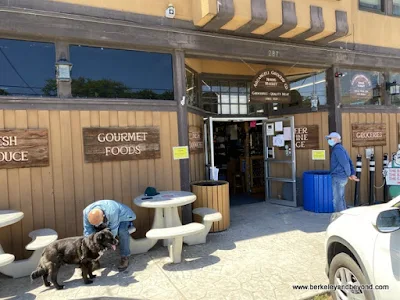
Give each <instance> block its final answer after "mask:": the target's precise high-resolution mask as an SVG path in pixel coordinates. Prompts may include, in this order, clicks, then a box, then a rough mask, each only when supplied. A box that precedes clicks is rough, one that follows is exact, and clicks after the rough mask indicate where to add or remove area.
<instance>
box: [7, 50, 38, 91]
mask: <svg viewBox="0 0 400 300" xmlns="http://www.w3.org/2000/svg"><path fill="white" fill-rule="evenodd" d="M0 52H1V53H3V55H4V58H5V59H6V60H7V61H8V63H9V64H10V66H11V68H13V70H14V71H15V73H17V75H18V76H19V78H21V80H22V81H23V82H24V83H25V84H26V86H27V87H29V88H30V89H31V91H32V92H33V93H34V94H35V95H38V93H36V92H35V91H34V90H33V88H31V87H30V86H29V84H28V83H27V82H26V81H25V79H24V78H22V76H21V74H19V72H18V70H17V69H16V68H15V67H14V65H13V63H12V62H11V61H10V60H9V59H8V57H7V55H6V54H5V53H4V51H3V49H1V47H0Z"/></svg>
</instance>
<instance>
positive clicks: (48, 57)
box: [0, 39, 57, 97]
mask: <svg viewBox="0 0 400 300" xmlns="http://www.w3.org/2000/svg"><path fill="white" fill-rule="evenodd" d="M55 53H56V52H55V46H54V44H50V43H39V42H29V41H17V40H8V39H0V66H1V67H0V96H46V97H53V96H57V87H56V86H55ZM53 83H54V85H53Z"/></svg>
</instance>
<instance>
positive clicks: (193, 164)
mask: <svg viewBox="0 0 400 300" xmlns="http://www.w3.org/2000/svg"><path fill="white" fill-rule="evenodd" d="M188 123H189V127H190V126H196V127H200V128H201V129H202V132H203V128H204V121H203V117H202V116H201V115H196V114H193V113H188ZM203 134H204V132H203ZM189 159H190V182H193V181H199V180H205V179H206V178H205V176H206V174H205V155H204V153H197V154H190V156H189Z"/></svg>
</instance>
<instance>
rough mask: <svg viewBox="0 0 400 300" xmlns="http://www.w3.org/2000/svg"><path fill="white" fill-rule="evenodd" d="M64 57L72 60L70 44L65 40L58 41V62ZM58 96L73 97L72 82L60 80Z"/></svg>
mask: <svg viewBox="0 0 400 300" xmlns="http://www.w3.org/2000/svg"><path fill="white" fill-rule="evenodd" d="M62 59H65V60H67V61H70V58H69V44H68V43H65V42H56V62H57V61H59V60H62ZM57 96H58V97H60V98H70V97H72V90H71V82H66V81H58V82H57Z"/></svg>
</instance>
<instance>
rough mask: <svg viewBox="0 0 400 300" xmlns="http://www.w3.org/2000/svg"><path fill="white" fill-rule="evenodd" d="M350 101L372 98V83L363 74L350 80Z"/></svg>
mask: <svg viewBox="0 0 400 300" xmlns="http://www.w3.org/2000/svg"><path fill="white" fill-rule="evenodd" d="M350 98H351V99H365V100H368V99H371V98H372V82H371V80H370V79H369V78H368V77H367V76H366V75H364V74H356V75H354V76H353V78H352V80H351V87H350Z"/></svg>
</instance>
